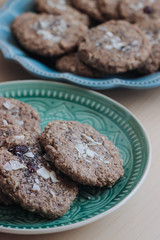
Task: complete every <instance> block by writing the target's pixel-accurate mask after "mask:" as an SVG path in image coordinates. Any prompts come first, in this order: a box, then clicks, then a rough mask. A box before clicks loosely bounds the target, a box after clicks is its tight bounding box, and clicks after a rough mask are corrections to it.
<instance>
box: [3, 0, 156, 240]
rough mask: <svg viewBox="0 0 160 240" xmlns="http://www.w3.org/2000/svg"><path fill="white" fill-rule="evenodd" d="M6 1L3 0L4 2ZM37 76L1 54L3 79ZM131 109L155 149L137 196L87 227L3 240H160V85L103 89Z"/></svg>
mask: <svg viewBox="0 0 160 240" xmlns="http://www.w3.org/2000/svg"><path fill="white" fill-rule="evenodd" d="M3 2H4V0H0V4H1V3H3ZM23 79H35V77H34V76H32V75H30V74H29V73H27V72H26V71H25V70H24V69H23V68H22V67H20V66H19V65H17V64H15V63H12V62H9V61H7V60H5V59H4V58H3V56H2V54H0V82H5V81H9V80H23ZM101 93H102V94H105V95H107V96H109V97H111V98H113V99H115V100H117V101H118V102H120V103H121V104H123V105H124V106H126V107H127V108H128V109H129V110H131V111H132V112H133V113H134V114H135V115H136V116H137V117H138V119H139V120H140V121H141V123H142V124H143V125H144V127H145V129H146V130H147V132H148V134H149V136H150V139H151V143H152V149H153V157H152V165H151V169H150V172H149V175H148V177H147V179H146V181H145V183H144V184H143V186H142V187H141V188H140V189H139V190H138V192H137V193H136V195H135V196H134V197H133V198H132V199H130V200H129V201H128V202H127V203H126V204H125V205H124V206H122V207H121V208H120V209H118V210H117V211H116V212H114V213H113V214H111V215H109V216H107V217H105V218H103V219H101V220H99V221H97V222H95V223H92V224H90V225H87V226H85V227H82V228H79V229H75V230H72V231H67V232H63V233H57V234H49V235H41V236H38V235H37V236H30V237H29V236H17V235H9V234H3V233H0V239H1V240H20V239H23V240H28V239H30V240H43V239H45V240H51V239H52V240H53V239H56V240H63V239H64V240H74V239H76V240H84V239H87V240H96V239H97V240H106V239H107V240H124V239H130V240H159V239H160V186H159V185H160V140H159V139H160V88H155V89H149V90H128V89H116V90H107V91H101Z"/></svg>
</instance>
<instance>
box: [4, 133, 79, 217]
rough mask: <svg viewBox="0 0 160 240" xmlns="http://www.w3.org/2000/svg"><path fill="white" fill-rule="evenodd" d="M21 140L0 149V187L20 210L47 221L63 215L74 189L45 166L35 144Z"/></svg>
mask: <svg viewBox="0 0 160 240" xmlns="http://www.w3.org/2000/svg"><path fill="white" fill-rule="evenodd" d="M23 134H24V139H23V140H21V142H20V141H19V143H18V145H17V144H16V143H13V142H10V146H11V145H12V146H11V147H10V148H9V149H8V148H4V147H2V148H0V187H1V188H3V191H4V193H5V194H6V195H8V196H10V197H11V198H12V199H13V200H14V201H15V202H16V203H17V204H20V206H22V207H23V208H25V209H27V210H29V211H31V212H35V213H38V214H40V215H41V216H43V217H45V218H49V219H55V218H58V217H60V216H62V215H64V214H65V213H66V211H67V210H68V209H69V208H70V205H71V204H72V202H73V200H74V199H75V198H76V195H77V193H78V188H77V185H76V184H75V183H74V182H72V181H71V180H70V179H68V178H67V177H66V176H64V175H63V174H61V173H59V171H57V170H56V169H55V168H54V167H53V166H52V165H51V164H50V163H49V162H46V156H45V155H44V151H43V149H42V147H41V145H40V143H39V138H38V137H37V138H35V139H33V138H32V137H31V136H29V135H28V133H27V132H23Z"/></svg>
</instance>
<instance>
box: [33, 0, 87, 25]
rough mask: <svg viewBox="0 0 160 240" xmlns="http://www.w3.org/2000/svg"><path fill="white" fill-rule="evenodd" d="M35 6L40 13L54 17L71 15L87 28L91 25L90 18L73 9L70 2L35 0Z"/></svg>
mask: <svg viewBox="0 0 160 240" xmlns="http://www.w3.org/2000/svg"><path fill="white" fill-rule="evenodd" d="M35 4H36V8H37V10H38V11H39V12H42V13H49V14H54V15H64V14H66V15H68V16H69V15H71V16H74V17H75V18H77V19H78V20H79V21H82V22H83V23H84V24H86V25H87V26H88V25H89V24H90V19H89V17H88V16H87V15H86V14H83V13H81V12H79V11H77V10H76V9H75V8H73V7H72V6H71V4H70V1H68V0H35Z"/></svg>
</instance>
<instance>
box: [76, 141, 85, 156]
mask: <svg viewBox="0 0 160 240" xmlns="http://www.w3.org/2000/svg"><path fill="white" fill-rule="evenodd" d="M75 148H76V149H77V151H78V152H79V153H80V154H83V153H85V147H84V145H83V144H81V143H79V144H76V146H75Z"/></svg>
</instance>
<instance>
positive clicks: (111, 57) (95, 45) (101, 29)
mask: <svg viewBox="0 0 160 240" xmlns="http://www.w3.org/2000/svg"><path fill="white" fill-rule="evenodd" d="M150 53H151V43H150V41H149V40H148V39H147V37H146V36H145V34H144V33H143V32H142V31H141V30H140V29H139V28H138V27H137V26H134V25H132V24H130V23H128V22H126V21H123V20H119V21H116V20H112V21H109V22H106V23H104V24H101V25H99V26H97V27H95V28H92V29H91V30H90V31H88V33H87V34H86V36H85V37H84V39H83V40H82V41H81V42H80V44H79V57H80V59H81V60H82V61H84V62H85V63H86V64H88V65H89V66H91V67H93V68H95V69H97V70H99V71H103V72H106V73H112V74H115V73H121V72H126V71H129V70H133V69H136V68H137V67H139V66H140V65H141V64H142V63H143V62H144V61H145V60H146V59H147V57H148V56H149V54H150Z"/></svg>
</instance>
